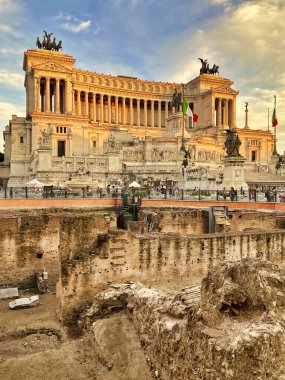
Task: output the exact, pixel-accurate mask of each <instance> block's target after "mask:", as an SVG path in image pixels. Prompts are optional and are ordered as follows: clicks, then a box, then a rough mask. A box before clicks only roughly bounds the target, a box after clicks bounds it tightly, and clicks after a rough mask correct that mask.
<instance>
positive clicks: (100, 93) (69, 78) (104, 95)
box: [0, 32, 274, 187]
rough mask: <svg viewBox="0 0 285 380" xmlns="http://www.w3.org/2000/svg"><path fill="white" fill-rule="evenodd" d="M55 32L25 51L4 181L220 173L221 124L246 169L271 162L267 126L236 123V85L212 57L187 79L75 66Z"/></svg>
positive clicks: (91, 181) (59, 182) (66, 182)
mask: <svg viewBox="0 0 285 380" xmlns="http://www.w3.org/2000/svg"><path fill="white" fill-rule="evenodd" d="M45 33H46V32H45ZM48 37H49V42H48V40H47V38H48ZM53 41H54V43H53V42H52V40H51V34H48V33H46V35H45V37H44V40H43V42H41V41H39V39H38V40H37V46H38V49H34V50H27V51H25V53H24V62H23V69H24V71H25V82H24V85H25V89H26V115H25V116H24V117H18V116H15V115H13V116H12V119H11V120H10V122H9V125H7V126H6V128H5V131H4V139H5V161H4V164H3V165H2V167H1V169H0V173H1V177H2V180H4V182H6V183H8V186H23V184H24V183H25V182H27V181H28V180H30V179H32V178H37V179H39V180H40V181H42V182H44V183H47V184H53V185H56V186H70V187H76V186H85V185H86V186H91V187H97V186H106V184H107V183H111V184H124V183H125V182H128V181H130V180H133V179H136V180H137V181H140V182H141V183H147V182H155V181H158V182H159V181H172V182H173V183H177V184H179V183H181V182H182V181H183V178H184V177H185V173H186V174H187V170H188V169H189V167H191V168H193V167H195V168H204V169H205V170H206V171H207V173H212V174H211V175H214V176H217V174H218V173H219V172H221V171H223V158H224V156H225V152H224V149H223V145H224V141H225V132H224V131H225V130H227V129H236V131H237V133H238V135H239V136H240V140H241V143H242V145H241V154H242V155H243V156H244V157H245V159H246V163H245V168H246V169H247V170H255V169H256V167H257V165H258V166H259V167H263V168H264V170H267V169H268V167H269V160H270V157H271V155H272V150H273V145H274V138H273V135H272V133H271V132H269V131H256V130H251V129H249V128H237V126H236V97H237V95H238V91H235V90H234V89H233V88H232V87H231V86H232V84H233V82H232V81H231V80H229V79H226V78H223V77H222V76H218V75H216V74H218V69H219V67H218V66H216V65H214V66H213V69H214V71H215V72H213V73H212V72H211V71H210V70H211V69H208V68H207V65H206V66H205V68H204V69H203V70H204V71H203V72H202V73H201V74H200V75H199V76H198V77H196V78H195V79H193V80H191V81H189V82H188V83H185V84H182V83H168V82H153V81H146V80H140V79H138V78H134V77H127V76H112V75H107V74H98V73H96V72H94V73H93V72H89V71H84V70H80V69H78V68H76V67H75V59H74V58H73V57H72V56H70V55H67V54H65V53H62V52H61V51H59V50H60V49H61V41H60V43H59V44H56V42H55V39H54V40H53ZM44 43H45V46H46V47H45V48H43V46H44ZM47 47H48V48H47ZM201 62H202V61H201ZM203 62H204V63H203V64H204V65H205V61H203ZM174 93H177V94H178V95H179V96H180V99H182V98H185V99H186V101H187V104H189V106H190V108H191V110H192V112H193V113H194V114H195V115H198V120H197V122H196V123H194V124H193V122H192V119H191V118H190V117H188V116H186V115H184V114H183V112H182V104H181V103H180V102H178V103H177V104H176V105H174V104H173V94H174ZM185 151H187V158H186V161H185ZM183 162H184V164H183Z"/></svg>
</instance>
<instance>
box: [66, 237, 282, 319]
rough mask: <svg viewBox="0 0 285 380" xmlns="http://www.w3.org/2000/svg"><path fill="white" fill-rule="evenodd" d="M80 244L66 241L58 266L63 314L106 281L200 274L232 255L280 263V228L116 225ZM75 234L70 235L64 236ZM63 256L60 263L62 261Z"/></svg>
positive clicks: (168, 279)
mask: <svg viewBox="0 0 285 380" xmlns="http://www.w3.org/2000/svg"><path fill="white" fill-rule="evenodd" d="M85 238H86V241H85V245H84V249H82V250H80V249H78V250H77V251H76V252H77V256H76V257H74V253H73V248H72V247H68V246H67V245H68V241H67V240H66V247H65V249H64V252H65V253H66V254H68V252H70V254H69V259H68V260H67V261H66V263H68V267H67V270H63V271H62V276H63V277H62V284H63V286H62V288H61V297H62V298H61V305H62V307H61V317H62V318H63V319H66V318H68V317H69V314H70V312H71V311H72V309H73V308H77V307H80V306H82V304H83V303H84V302H85V301H88V300H91V299H92V296H93V295H94V294H95V293H96V292H98V291H99V290H102V289H104V288H105V287H106V285H107V284H108V282H126V281H141V282H142V283H144V284H147V285H148V284H150V283H151V281H153V280H154V279H159V281H160V283H163V282H165V283H166V282H175V281H177V282H179V281H180V279H181V278H189V281H190V282H191V278H195V277H197V276H202V275H206V273H207V271H208V269H209V268H211V267H213V266H214V265H216V264H217V263H221V262H225V261H236V260H239V259H241V258H244V257H257V258H260V259H267V260H270V261H272V262H273V263H283V262H284V258H285V245H284V242H285V231H282V230H277V231H275V232H273V231H272V232H268V233H264V232H252V233H250V232H247V233H235V234H233V233H227V234H211V235H209V234H207V235H204V234H203V235H197V236H190V235H188V236H186V235H182V234H161V233H152V234H142V235H138V234H135V233H131V232H126V231H116V230H114V231H113V232H112V233H110V234H108V236H107V237H106V241H104V242H103V243H102V244H98V240H97V237H96V236H95V234H94V235H93V236H92V233H91V232H90V231H89V232H88V235H87V236H85ZM74 240H75V239H74V238H73V237H72V236H71V239H70V240H69V241H74ZM64 262H65V261H64V260H63V261H62V265H64Z"/></svg>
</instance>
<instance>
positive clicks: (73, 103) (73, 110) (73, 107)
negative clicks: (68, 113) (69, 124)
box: [72, 83, 75, 115]
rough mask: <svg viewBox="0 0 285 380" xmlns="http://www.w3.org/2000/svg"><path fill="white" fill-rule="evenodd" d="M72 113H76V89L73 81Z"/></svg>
mask: <svg viewBox="0 0 285 380" xmlns="http://www.w3.org/2000/svg"><path fill="white" fill-rule="evenodd" d="M72 114H73V115H74V114H75V90H74V84H73V83H72Z"/></svg>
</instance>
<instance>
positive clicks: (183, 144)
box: [181, 84, 185, 151]
mask: <svg viewBox="0 0 285 380" xmlns="http://www.w3.org/2000/svg"><path fill="white" fill-rule="evenodd" d="M183 102H184V84H182V115H183V124H182V147H181V150H184V151H185V141H184V129H185V126H184V124H185V118H184V112H183Z"/></svg>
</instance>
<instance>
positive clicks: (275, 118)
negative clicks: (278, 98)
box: [272, 107, 278, 127]
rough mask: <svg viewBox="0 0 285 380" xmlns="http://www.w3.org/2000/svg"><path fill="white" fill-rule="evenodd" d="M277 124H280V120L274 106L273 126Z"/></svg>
mask: <svg viewBox="0 0 285 380" xmlns="http://www.w3.org/2000/svg"><path fill="white" fill-rule="evenodd" d="M276 125H278V120H277V117H276V110H275V107H274V110H273V114H272V127H276Z"/></svg>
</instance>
